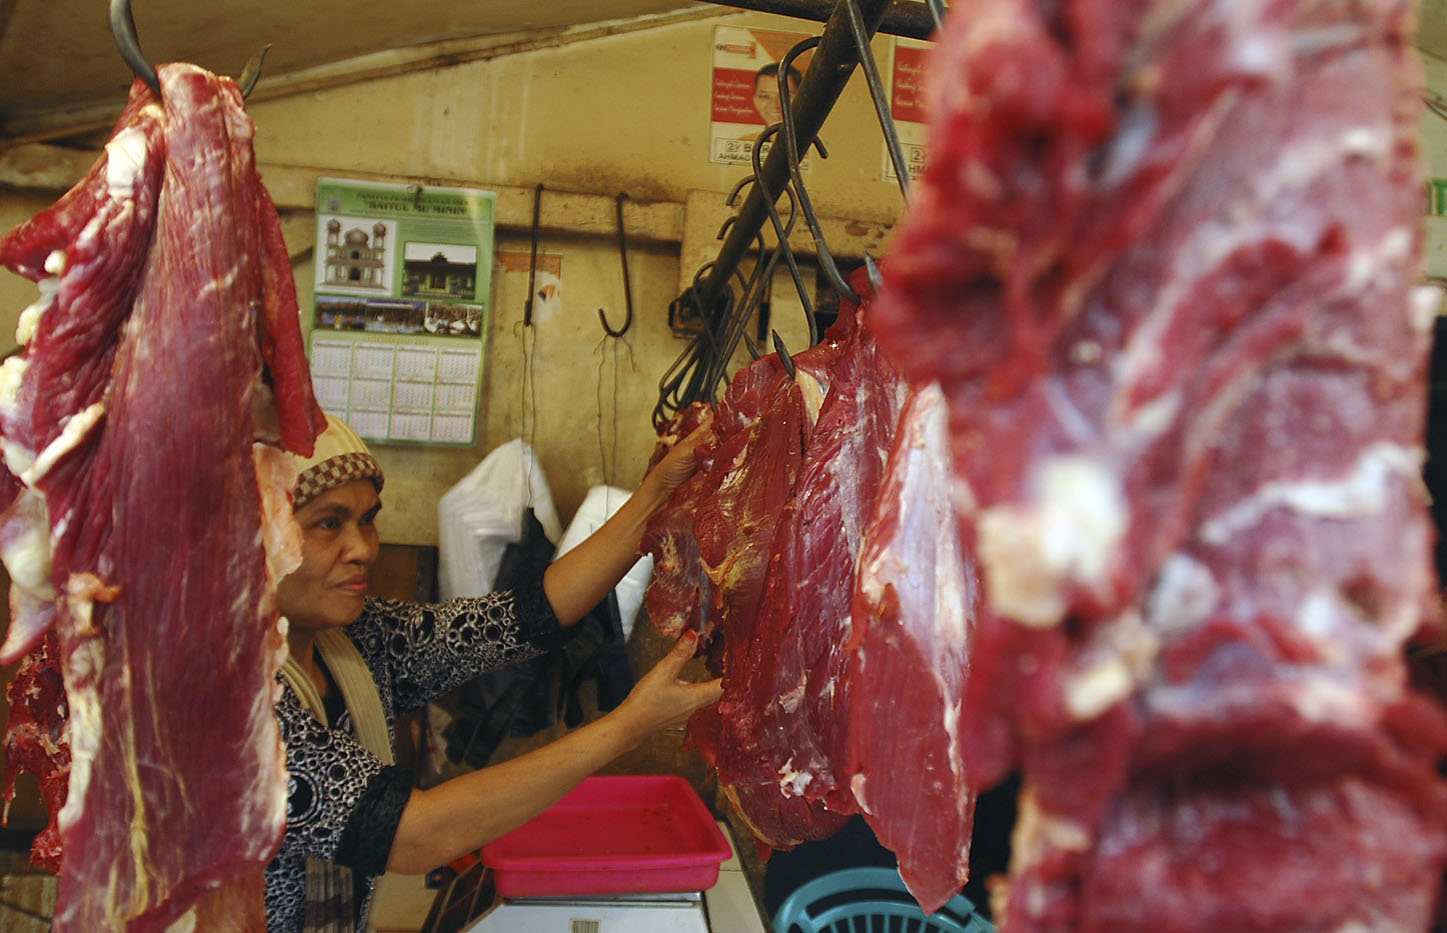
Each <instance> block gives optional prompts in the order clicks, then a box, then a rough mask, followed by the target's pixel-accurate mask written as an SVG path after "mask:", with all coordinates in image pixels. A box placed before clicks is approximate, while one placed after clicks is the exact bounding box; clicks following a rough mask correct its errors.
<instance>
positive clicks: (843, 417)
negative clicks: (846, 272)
mask: <svg viewBox="0 0 1447 933" xmlns="http://www.w3.org/2000/svg"><path fill="white" fill-rule="evenodd" d="M865 283H866V279H865V276H864V274H863V272H862V270H861V272H860V274H859V275H858V276H857V277H856V287H860V288H862V289H863V290H865V291H868V288H867V287H866V284H865ZM864 318H865V308H864V307H860V306H859V305H857V304H855V303H854V302H843V303H842V304H841V308H840V313H839V318H838V321H837V323H836V324H835V325H834V326H833V327H832V328H830V330H829V334H828V336H829V338H830V339H832V340H834V341H837V342H838V344H839V350H838V354H837V356H836V357H835V359H834V360H833V362H832V364H831V366H830V371H829V390H828V394H827V395H826V396H825V397H824V402H823V404H822V406H821V407H820V409H819V416H818V420H817V421H816V422H815V423H814V426H813V430H812V431H811V432H810V433H809V435H808V438H807V441H806V443H805V445H804V449H803V457H802V461H801V463H800V466H799V470H798V475H797V479H796V481H795V483H794V488H793V491H792V494H791V495H790V497H789V499H788V501H787V503H786V504H785V505H784V507H783V509H782V512H781V513H780V516H779V520H778V524H777V527H776V528H775V529H774V532H773V538H772V540H771V542H770V543H769V545H768V553H769V564H768V571H767V576H766V578H765V584H764V594H763V599H762V600H761V601H760V603H759V605H758V609H757V611H756V612H755V614H754V619H753V624H752V627H751V628H748V629H746V628H744V627H743V626H731V627H730V628H729V629H728V630H727V636H726V637H727V639H728V642H729V650H730V653H731V656H732V657H733V658H734V659H735V660H734V663H733V664H732V665H731V666H729V667H727V668H726V669H725V675H724V695H723V698H722V699H721V700H720V701H719V703H718V705H717V707H716V710H717V714H718V716H719V718H720V720H721V730H722V740H721V742H720V746H719V755H718V760H717V766H718V772H719V780H720V781H723V782H725V783H737V782H743V781H749V780H755V781H757V780H759V779H760V778H761V777H762V778H766V779H767V780H770V781H772V782H773V783H775V784H777V785H778V787H779V789H780V791H781V792H782V793H783V794H784V795H785V796H788V797H805V798H807V799H809V800H811V801H821V802H823V803H824V805H825V806H826V807H828V809H829V810H831V811H832V812H834V813H838V814H849V813H853V812H855V811H856V809H857V806H856V804H855V801H854V795H853V793H852V791H851V790H850V788H849V778H848V775H847V773H846V766H847V764H848V758H849V756H848V730H849V726H850V718H851V706H850V684H849V679H848V677H847V673H848V666H849V652H848V644H849V640H850V610H849V606H850V600H851V596H852V593H853V588H854V583H853V581H854V576H855V566H856V562H857V561H858V559H859V551H860V548H861V546H862V542H863V537H864V527H865V525H866V523H867V521H868V517H869V515H870V513H871V511H872V510H873V508H874V501H875V497H876V495H877V491H878V487H879V482H880V478H881V477H882V475H883V473H884V461H885V457H886V456H887V453H888V450H889V444H890V440H891V439H892V437H893V435H894V429H895V423H896V422H897V421H898V419H899V412H900V408H901V406H902V404H903V395H904V387H903V385H902V384H901V382H900V380H899V378H898V376H897V375H896V374H895V371H894V368H893V367H892V366H891V365H890V364H889V362H888V361H887V360H885V359H884V358H883V357H882V356H881V355H880V354H879V353H878V352H877V351H876V347H875V343H874V339H873V335H872V334H871V333H870V332H869V330H868V328H867V326H866V325H865V324H864ZM743 636H746V637H747V641H746V642H743V643H742V644H739V643H738V642H737V641H736V639H739V638H741V637H743Z"/></svg>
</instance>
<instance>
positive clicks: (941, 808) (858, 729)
mask: <svg viewBox="0 0 1447 933" xmlns="http://www.w3.org/2000/svg"><path fill="white" fill-rule="evenodd" d="M952 483H953V473H952V470H951V467H950V452H949V428H948V425H947V424H946V411H945V402H944V397H943V395H941V394H940V391H939V387H938V386H935V385H929V386H926V387H923V388H920V389H916V390H914V391H913V392H911V393H910V397H909V400H908V402H907V403H906V404H905V407H904V412H903V414H901V415H900V418H899V427H898V430H897V433H895V435H894V446H893V448H892V449H891V451H890V454H889V462H888V466H887V468H886V472H885V475H884V479H883V481H882V484H881V486H880V489H879V493H878V496H877V497H876V499H875V503H876V504H875V506H874V514H873V517H872V519H871V520H870V523H869V526H868V528H867V529H866V530H865V532H864V541H863V545H862V549H861V552H860V554H859V557H858V565H859V571H858V578H857V580H858V582H857V584H856V590H855V595H854V603H853V612H852V625H853V628H852V631H851V634H850V640H849V645H848V657H849V658H850V660H851V667H850V669H849V672H848V676H847V682H848V684H849V688H850V690H851V691H852V693H853V710H854V715H852V716H851V717H850V718H849V720H848V721H849V733H848V742H849V761H848V772H849V773H850V774H851V775H853V778H852V784H851V787H852V789H853V791H854V796H855V798H856V799H857V800H858V802H859V809H860V811H861V812H862V813H863V814H864V818H865V820H866V821H867V822H868V823H869V826H870V828H871V829H873V830H874V834H875V835H876V836H877V837H878V838H879V841H880V842H881V843H883V844H884V845H885V846H886V847H887V848H889V849H890V850H891V851H893V852H894V853H895V855H896V856H897V857H898V859H899V871H900V875H901V877H903V878H904V881H905V884H906V885H907V886H908V887H909V890H910V893H911V894H913V895H914V897H915V900H917V901H918V902H919V904H920V906H921V907H923V908H924V909H925V910H926V911H928V912H933V911H936V910H938V909H939V908H940V907H941V906H942V905H943V904H944V903H945V902H946V901H948V900H949V899H950V898H952V897H954V896H955V895H956V894H958V893H959V891H960V888H961V886H963V885H964V883H965V882H966V881H967V880H968V879H969V874H970V840H971V836H972V833H973V830H974V823H975V820H974V816H975V792H976V784H977V782H975V781H974V780H973V779H972V777H971V775H970V773H969V772H968V771H967V770H966V768H965V762H964V738H965V731H966V730H967V729H968V728H969V723H968V722H964V721H962V720H961V718H960V707H961V705H962V703H963V701H964V694H965V678H966V675H967V674H968V672H969V668H970V636H971V630H972V627H973V622H974V614H975V607H976V601H977V599H978V598H979V588H978V584H977V581H976V579H975V574H974V564H973V561H972V560H971V559H970V558H969V556H968V555H967V554H966V553H965V552H963V551H962V550H961V548H960V542H959V532H958V530H957V527H956V524H955V511H954V506H953V503H952V502H951V499H950V493H951V489H952ZM886 709H890V710H900V711H907V712H902V713H901V714H900V715H890V716H883V715H880V714H879V711H880V710H886ZM903 775H908V776H909V777H908V779H907V780H905V779H902V778H903Z"/></svg>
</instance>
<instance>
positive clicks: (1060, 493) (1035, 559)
mask: <svg viewBox="0 0 1447 933" xmlns="http://www.w3.org/2000/svg"><path fill="white" fill-rule="evenodd" d="M1033 485H1034V487H1035V498H1034V500H1033V501H1031V502H1026V503H1022V504H1019V505H1016V504H1007V505H999V506H994V507H992V508H989V509H986V510H984V512H983V513H982V514H981V516H980V519H979V526H978V541H979V554H980V563H981V567H982V569H983V571H984V578H985V598H986V599H987V600H988V601H989V605H990V608H991V609H992V610H993V611H994V612H995V613H997V614H999V615H1001V616H1004V617H1005V618H1009V619H1013V620H1015V621H1016V622H1019V623H1020V624H1022V625H1028V626H1032V627H1046V626H1050V625H1054V624H1056V623H1057V622H1059V621H1060V618H1061V615H1062V614H1063V613H1064V611H1065V603H1064V597H1063V595H1062V592H1061V591H1062V589H1063V587H1064V585H1065V584H1066V583H1068V582H1076V583H1081V584H1084V585H1086V586H1093V585H1096V584H1099V583H1102V582H1103V581H1104V577H1105V573H1106V570H1107V568H1108V567H1109V566H1110V564H1111V562H1112V560H1113V559H1114V556H1115V552H1116V548H1117V547H1118V546H1119V544H1120V540H1121V538H1122V536H1124V534H1125V530H1126V526H1127V515H1128V513H1127V511H1126V508H1125V502H1124V499H1123V497H1122V495H1121V490H1120V487H1119V486H1118V485H1117V483H1116V478H1115V476H1114V475H1113V474H1112V473H1111V472H1110V471H1109V470H1107V469H1106V468H1105V467H1104V466H1103V465H1102V464H1100V463H1099V462H1097V461H1095V460H1093V459H1091V458H1088V457H1083V456H1066V457H1056V458H1054V459H1051V460H1048V461H1046V462H1044V463H1043V464H1042V465H1041V466H1040V468H1039V472H1038V480H1037V481H1036V482H1035V483H1034V484H1033Z"/></svg>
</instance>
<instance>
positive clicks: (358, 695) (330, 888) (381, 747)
mask: <svg viewBox="0 0 1447 933" xmlns="http://www.w3.org/2000/svg"><path fill="white" fill-rule="evenodd" d="M315 645H316V651H317V653H318V654H319V655H321V658H322V663H324V664H325V665H326V666H327V670H328V671H330V672H331V675H332V680H334V681H336V684H337V688H338V689H340V690H341V691H342V701H343V702H344V703H346V705H347V712H349V713H350V714H351V716H352V726H353V727H354V728H355V729H356V730H357V739H358V741H360V742H361V743H362V747H363V748H365V749H367V751H369V752H371V753H372V754H374V755H376V756H377V757H378V758H380V759H381V761H382V764H384V765H390V764H394V763H395V758H394V756H393V754H392V742H391V737H390V736H389V735H388V734H387V716H386V714H385V713H384V712H383V710H382V698H381V696H380V695H378V693H377V684H376V682H375V681H374V680H372V672H371V671H370V670H368V669H367V662H366V661H364V660H362V653H361V652H360V651H358V650H357V646H356V645H354V644H352V640H351V639H350V638H348V637H347V636H346V635H345V634H344V633H343V632H342V631H341V630H340V629H323V630H322V631H320V632H318V633H317V636H316V641H315ZM281 674H282V676H283V677H284V678H286V682H287V684H288V685H290V686H291V689H292V691H293V692H295V693H296V695H297V698H298V699H299V700H301V704H302V706H304V707H306V709H307V710H308V711H310V712H311V714H312V715H313V716H315V717H316V718H317V720H318V721H319V722H321V724H322V725H324V726H327V727H328V728H330V727H331V723H329V722H328V721H327V710H326V706H325V704H323V703H322V696H321V693H320V692H319V691H318V690H317V688H316V684H314V683H313V682H312V679H311V677H309V676H307V673H306V671H304V670H302V667H301V664H300V663H298V662H297V660H296V658H293V657H291V656H288V657H287V659H286V662H285V663H284V664H282V668H281ZM306 891H307V894H306V899H307V913H306V922H305V925H304V926H303V930H304V931H306V933H352V931H353V930H354V929H355V928H354V927H353V926H352V925H351V919H350V918H352V917H356V915H357V912H358V910H357V907H358V905H356V904H354V903H353V900H354V894H353V892H354V891H355V885H354V884H353V881H352V871H351V869H349V868H347V867H345V866H342V865H336V864H333V863H332V862H327V861H323V860H321V859H316V858H308V859H307V865H306ZM360 919H361V918H360V917H358V918H357V920H358V922H360Z"/></svg>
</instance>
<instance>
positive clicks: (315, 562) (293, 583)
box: [276, 479, 382, 632]
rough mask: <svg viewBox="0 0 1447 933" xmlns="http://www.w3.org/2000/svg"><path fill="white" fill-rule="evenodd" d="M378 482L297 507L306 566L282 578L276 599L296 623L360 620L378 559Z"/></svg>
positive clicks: (347, 486)
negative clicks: (371, 570)
mask: <svg viewBox="0 0 1447 933" xmlns="http://www.w3.org/2000/svg"><path fill="white" fill-rule="evenodd" d="M381 508H382V503H381V500H380V499H378V498H377V488H376V487H375V486H373V485H372V481H371V480H368V479H355V480H352V481H351V482H349V483H344V484H343V485H341V486H335V487H333V488H331V489H328V490H327V491H326V492H324V493H322V494H321V495H319V496H317V497H316V498H315V499H313V500H311V501H310V502H308V503H307V504H306V505H304V506H302V507H301V508H299V509H297V510H296V520H297V523H298V524H300V525H301V531H302V547H301V566H300V567H298V568H297V569H296V570H294V571H292V573H291V575H290V576H288V577H287V578H286V579H284V580H282V581H281V584H280V585H278V586H277V588H276V599H277V603H278V606H279V608H280V610H281V614H282V615H284V616H286V617H287V621H288V622H289V623H290V625H291V628H293V629H296V630H301V631H313V632H315V631H320V630H322V629H326V628H336V627H338V626H342V625H346V624H348V623H350V622H352V621H355V620H356V618H357V616H359V615H361V612H362V598H363V597H364V596H366V594H367V569H368V568H369V567H371V566H372V563H373V562H374V561H375V560H376V559H377V526H376V524H375V522H376V518H377V512H378V511H379V510H380V509H381Z"/></svg>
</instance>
